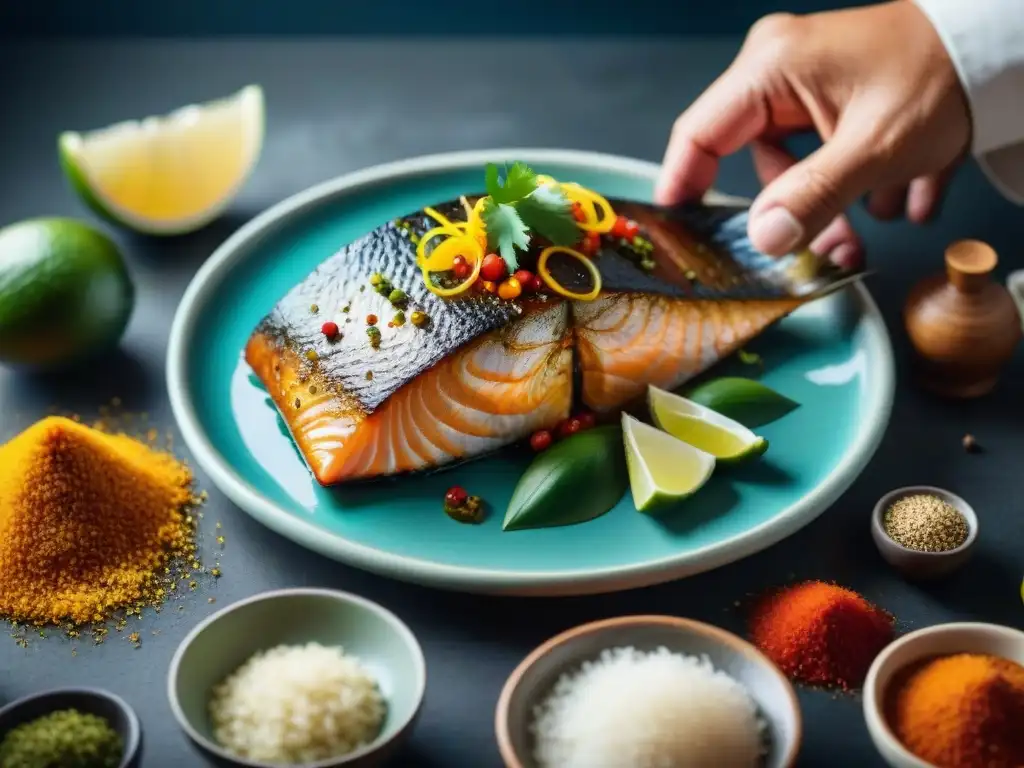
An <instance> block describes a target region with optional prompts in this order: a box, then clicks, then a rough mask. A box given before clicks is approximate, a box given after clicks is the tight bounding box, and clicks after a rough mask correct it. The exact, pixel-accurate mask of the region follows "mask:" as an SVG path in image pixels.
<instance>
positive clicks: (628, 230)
mask: <svg viewBox="0 0 1024 768" xmlns="http://www.w3.org/2000/svg"><path fill="white" fill-rule="evenodd" d="M639 234H640V225H639V224H637V223H636V222H635V221H633V220H632V219H627V218H626V217H625V216H617V217H616V218H615V223H614V224H613V225H612V235H614V236H615V237H621V238H623V239H625V240H632V239H633V238H634V237H636V236H637V235H639Z"/></svg>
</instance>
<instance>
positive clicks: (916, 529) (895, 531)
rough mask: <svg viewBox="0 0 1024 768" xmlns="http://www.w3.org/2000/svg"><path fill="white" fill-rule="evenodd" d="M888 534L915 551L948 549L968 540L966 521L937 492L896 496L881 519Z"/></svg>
mask: <svg viewBox="0 0 1024 768" xmlns="http://www.w3.org/2000/svg"><path fill="white" fill-rule="evenodd" d="M882 524H883V526H884V527H885V532H886V534H888V536H889V538H890V539H892V540H893V541H895V542H896V543H897V544H899V545H901V546H904V547H906V548H907V549H915V550H917V551H918V552H949V551H950V550H953V549H956V548H957V547H959V546H961V545H962V544H963V543H964V542H965V541H967V534H968V533H969V530H968V528H967V521H966V520H965V519H964V516H963V515H962V514H961V513H960V510H958V509H957V508H956V507H954V506H952V505H951V504H949V503H947V502H946V501H944V500H943V499H940V498H939V497H938V496H933V495H931V494H928V493H918V494H914V495H912V496H904V497H903V498H902V499H897V500H896V501H895V502H893V503H892V505H891V506H890V507H889V508H888V509H887V510H885V517H884V518H883V520H882Z"/></svg>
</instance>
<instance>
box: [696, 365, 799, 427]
mask: <svg viewBox="0 0 1024 768" xmlns="http://www.w3.org/2000/svg"><path fill="white" fill-rule="evenodd" d="M685 396H686V397H687V398H689V399H690V400H693V402H695V403H700V404H701V405H703V406H705V407H706V408H710V409H711V410H713V411H717V412H718V413H720V414H722V415H723V416H728V417H729V418H730V419H735V420H736V421H738V422H739V423H740V424H742V425H743V426H745V427H748V428H750V429H755V428H757V427H760V426H764V425H765V424H770V423H771V422H773V421H775V420H777V419H781V418H782V417H783V416H785V415H786V414H787V413H790V412H792V411H793V410H795V409H796V408H798V407H799V404H798V403H796V402H794V401H793V400H790V399H789V398H788V397H786V396H785V395H781V394H779V393H778V392H776V391H775V390H774V389H772V388H770V387H767V386H765V385H764V384H762V383H761V382H759V381H755V380H753V379H746V378H742V377H740V376H725V377H722V378H719V379H712V380H710V381H706V382H704V383H703V384H699V385H697V386H695V387H693V388H692V389H690V390H689V391H688V392H686V393H685Z"/></svg>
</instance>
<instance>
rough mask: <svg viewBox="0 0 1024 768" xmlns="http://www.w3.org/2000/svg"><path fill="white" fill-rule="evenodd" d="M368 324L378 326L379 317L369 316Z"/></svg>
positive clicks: (367, 317)
mask: <svg viewBox="0 0 1024 768" xmlns="http://www.w3.org/2000/svg"><path fill="white" fill-rule="evenodd" d="M366 324H367V325H376V324H377V316H376V315H367V316H366Z"/></svg>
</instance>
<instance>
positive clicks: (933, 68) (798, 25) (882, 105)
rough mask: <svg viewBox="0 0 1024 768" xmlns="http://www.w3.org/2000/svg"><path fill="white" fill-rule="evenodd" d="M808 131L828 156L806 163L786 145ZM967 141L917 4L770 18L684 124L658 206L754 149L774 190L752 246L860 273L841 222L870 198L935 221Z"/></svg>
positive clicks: (938, 45)
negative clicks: (810, 256) (807, 250)
mask: <svg viewBox="0 0 1024 768" xmlns="http://www.w3.org/2000/svg"><path fill="white" fill-rule="evenodd" d="M966 12H968V13H969V12H970V11H969V10H967V11H966ZM808 129H815V130H817V132H818V134H819V135H820V136H821V139H822V141H823V145H822V147H821V148H820V149H818V150H817V151H816V152H814V153H813V154H811V155H810V156H808V157H807V158H806V159H804V160H802V161H800V162H796V161H795V159H794V158H793V157H791V156H790V155H789V154H788V153H786V152H785V151H784V150H782V149H781V148H780V146H779V143H778V142H779V141H780V140H781V139H782V138H784V137H785V136H786V135H787V134H790V133H796V132H802V131H805V130H808ZM970 138H971V119H970V114H969V109H968V106H967V100H966V97H965V95H964V93H963V90H962V88H961V86H960V83H959V81H958V79H957V74H956V71H955V70H954V68H953V64H952V62H951V61H950V58H949V56H948V54H947V53H946V50H945V48H944V47H943V44H942V42H941V40H940V39H939V36H938V35H937V34H936V32H935V30H934V28H933V27H932V25H931V23H930V22H929V21H928V19H927V18H926V17H925V16H924V14H923V13H922V12H921V11H920V10H919V9H918V8H917V6H916V5H915V4H914V3H913V2H910V0H894V1H893V2H888V3H885V4H882V5H875V6H869V7H864V8H855V9H850V10H843V11H834V12H827V13H818V14H812V15H808V16H790V15H784V14H778V15H773V16H767V17H765V18H763V19H761V20H760V21H759V22H758V23H757V24H755V25H754V27H753V28H752V29H751V30H750V33H749V35H748V36H747V40H746V42H745V43H744V45H743V47H742V49H741V50H740V53H739V55H738V56H737V57H736V60H735V61H734V62H733V63H732V65H731V66H730V67H729V68H728V69H727V70H726V71H725V73H724V74H723V75H721V77H719V78H718V80H716V81H715V82H714V83H713V84H712V85H711V86H710V87H709V88H708V90H707V91H705V92H704V94H703V95H702V96H701V97H700V98H699V99H698V100H697V101H696V102H695V103H694V104H693V106H692V107H690V109H688V110H687V111H686V112H684V113H683V114H682V115H680V116H679V118H678V119H677V120H676V123H675V125H674V127H673V129H672V137H671V139H670V141H669V145H668V150H667V152H666V154H665V161H664V165H663V168H662V174H661V179H660V181H659V184H658V188H657V193H656V198H657V201H658V202H659V203H663V204H671V203H675V202H681V201H684V200H691V199H699V198H700V196H701V195H703V194H704V192H706V191H707V190H708V189H709V188H710V187H711V185H712V184H713V183H714V180H715V175H716V173H717V171H718V161H719V159H720V158H721V157H724V156H725V155H729V154H731V153H733V152H736V151H737V150H739V149H740V148H742V147H743V146H744V145H746V144H751V149H752V152H753V156H754V164H755V166H756V169H757V174H758V176H759V177H760V178H761V182H762V183H763V184H764V185H765V186H764V189H763V191H762V192H761V194H760V195H759V196H758V197H757V200H756V201H755V202H754V205H753V207H752V209H751V212H750V229H749V233H750V237H751V240H752V242H753V244H754V245H755V246H756V247H757V248H759V249H760V250H762V251H763V252H765V253H769V254H772V255H777V256H780V255H784V254H785V253H787V252H789V251H792V250H795V249H799V248H803V247H806V246H808V245H810V247H811V249H812V250H813V251H815V252H816V253H819V254H821V255H826V254H827V255H829V256H830V257H831V258H832V260H833V261H836V262H837V263H840V264H842V265H844V266H846V265H853V264H856V263H858V262H859V261H860V259H861V255H862V254H861V243H860V240H859V238H858V237H857V235H856V234H855V233H854V231H853V229H852V228H851V227H850V224H849V222H848V221H847V219H846V217H845V216H843V215H842V212H843V211H844V210H845V209H846V208H847V207H849V206H850V205H851V204H853V203H854V202H855V201H856V200H857V199H858V198H860V197H861V196H863V195H865V194H867V193H870V197H869V199H868V209H869V210H870V211H871V213H872V214H873V215H875V216H876V217H878V218H882V219H888V218H894V217H896V216H899V215H901V214H903V213H906V215H907V217H908V218H909V219H911V220H912V221H915V222H918V223H921V222H924V221H926V220H927V219H928V218H929V217H930V216H931V215H932V213H933V212H934V211H935V210H936V209H937V207H938V205H939V202H940V198H941V194H942V190H943V187H944V185H945V181H946V179H947V178H948V175H949V172H950V171H951V169H952V167H953V166H954V164H955V163H956V162H957V161H958V160H959V159H960V158H961V157H962V156H963V154H964V153H965V151H966V150H967V148H968V146H969V143H970Z"/></svg>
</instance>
